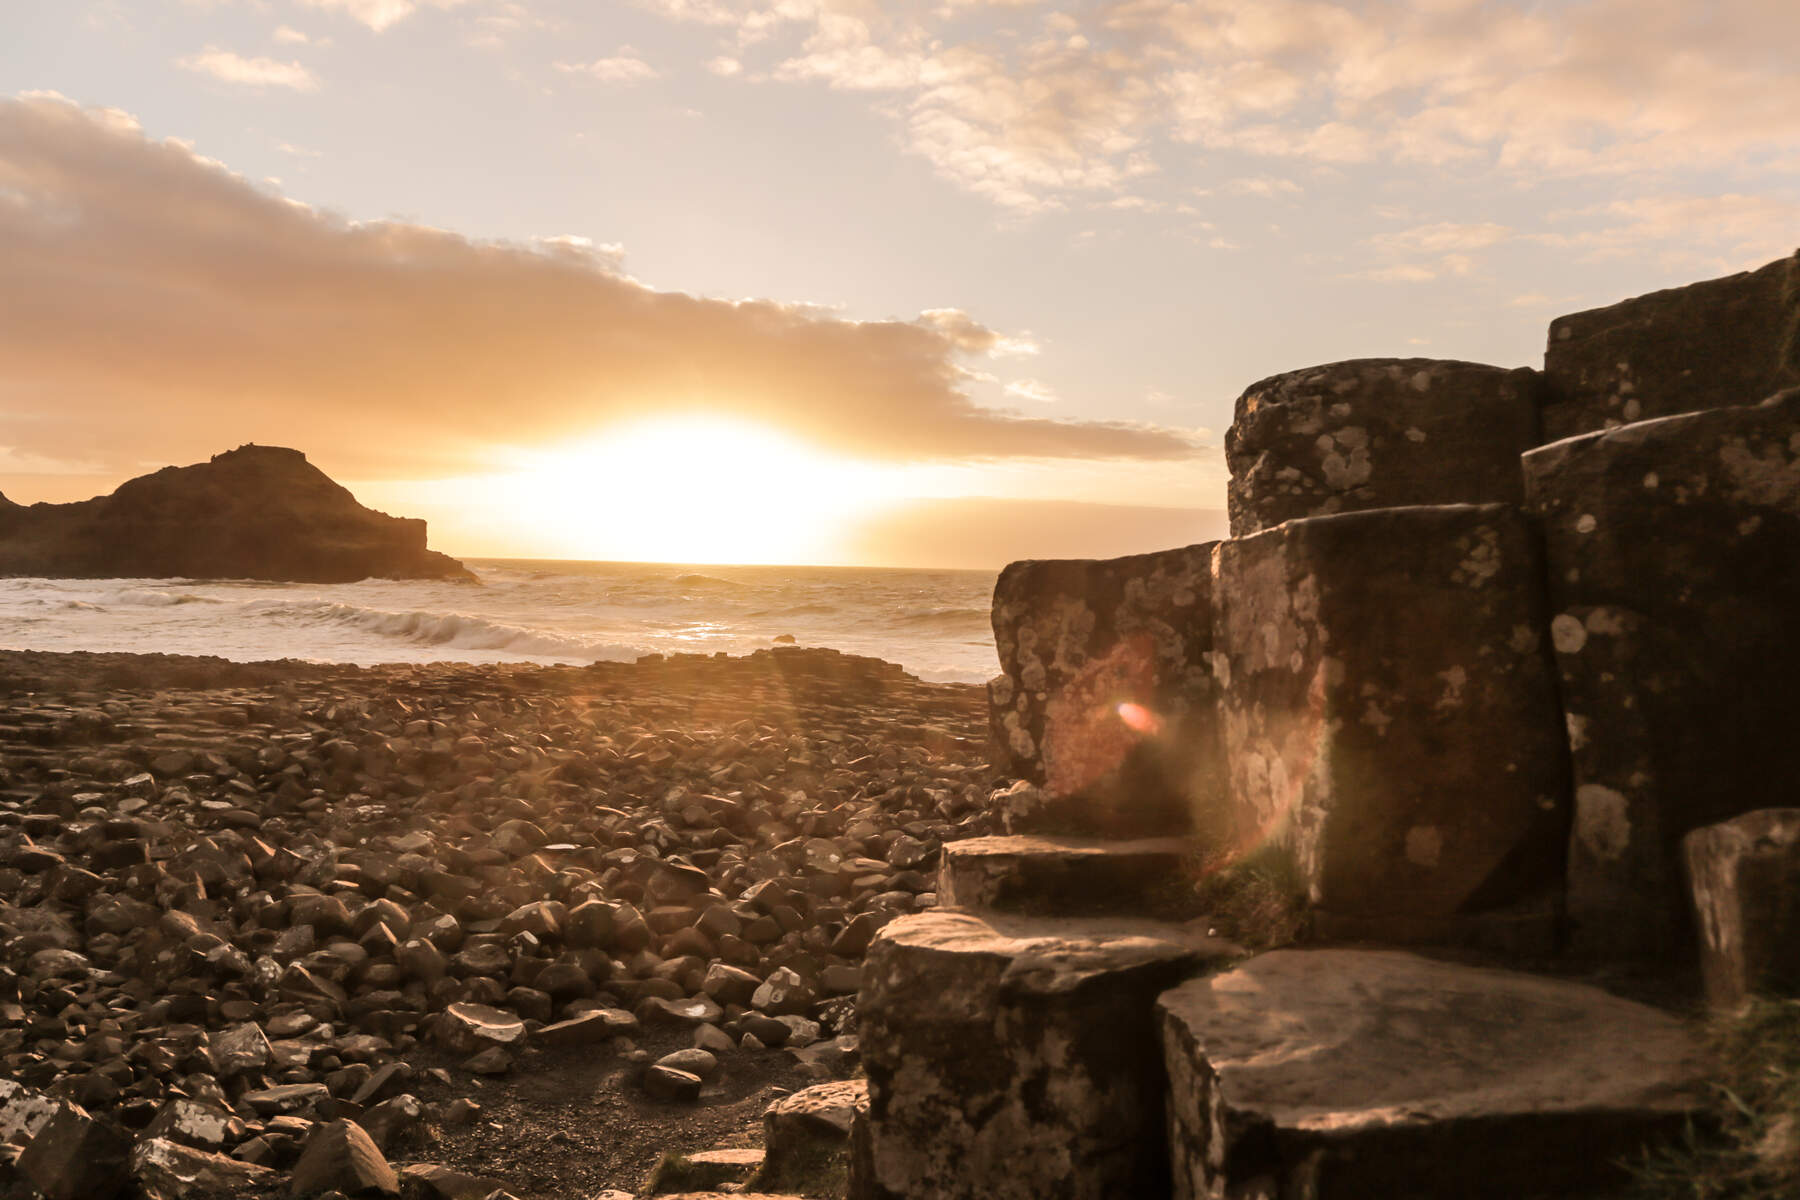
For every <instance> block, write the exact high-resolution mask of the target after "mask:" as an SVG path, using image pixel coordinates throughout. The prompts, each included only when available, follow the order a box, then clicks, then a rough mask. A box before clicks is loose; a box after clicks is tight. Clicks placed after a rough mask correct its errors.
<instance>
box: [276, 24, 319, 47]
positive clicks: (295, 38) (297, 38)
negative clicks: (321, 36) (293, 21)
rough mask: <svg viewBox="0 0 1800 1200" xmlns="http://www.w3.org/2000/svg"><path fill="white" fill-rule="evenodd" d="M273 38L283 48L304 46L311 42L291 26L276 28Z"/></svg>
mask: <svg viewBox="0 0 1800 1200" xmlns="http://www.w3.org/2000/svg"><path fill="white" fill-rule="evenodd" d="M273 37H274V38H275V40H276V41H277V42H280V43H281V44H282V45H284V46H304V45H306V44H307V43H309V42H310V41H312V39H311V38H309V37H307V36H306V35H305V34H304V33H302V32H301V31H300V30H298V29H295V28H294V27H293V26H291V25H278V26H276V27H275V33H274V34H273Z"/></svg>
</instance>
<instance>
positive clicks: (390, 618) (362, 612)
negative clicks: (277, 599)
mask: <svg viewBox="0 0 1800 1200" xmlns="http://www.w3.org/2000/svg"><path fill="white" fill-rule="evenodd" d="M257 611H259V612H260V613H262V614H264V615H267V616H270V617H274V618H276V619H292V620H298V621H302V622H308V623H312V624H334V625H344V626H349V627H353V628H356V629H360V630H364V631H366V632H369V633H373V634H376V635H378V636H380V637H384V638H392V639H394V640H395V641H404V642H412V643H414V644H416V645H423V646H447V647H457V648H459V649H463V650H497V651H503V652H505V653H509V654H519V655H524V656H528V657H540V658H582V659H605V660H610V661H614V662H628V661H630V660H632V659H634V658H636V657H637V656H638V655H640V654H642V653H644V652H645V649H644V647H641V646H633V645H627V644H625V643H621V642H590V641H586V640H584V639H581V638H574V637H566V636H564V635H562V634H558V633H552V632H550V631H548V630H543V629H528V628H525V627H523V626H519V625H508V624H505V623H504V622H501V621H490V620H488V619H487V618H485V617H477V616H472V615H470V614H468V613H454V612H428V611H421V610H415V611H412V612H388V611H386V610H384V609H379V608H364V607H362V606H361V605H356V604H342V603H334V602H332V601H327V600H318V601H311V602H291V603H283V604H270V605H262V606H259V607H258V609H257Z"/></svg>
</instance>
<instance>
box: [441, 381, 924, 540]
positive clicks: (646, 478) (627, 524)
mask: <svg viewBox="0 0 1800 1200" xmlns="http://www.w3.org/2000/svg"><path fill="white" fill-rule="evenodd" d="M896 489H897V477H896V473H895V472H893V471H891V470H889V469H887V468H884V467H882V466H880V465H877V464H871V463H865V462H858V461H855V460H851V459H845V458H840V457H837V456H834V455H831V454H828V453H826V452H825V451H822V450H819V449H817V448H815V447H812V446H809V445H807V444H805V443H803V442H800V441H798V440H796V439H794V438H792V437H789V436H788V435H786V434H783V433H781V432H779V431H777V430H775V429H772V428H770V427H768V426H764V425H757V424H752V423H750V422H746V421H739V420H733V419H727V418H720V417H707V416H690V417H680V418H659V419H655V420H649V421H644V422H641V423H635V424H631V425H626V426H617V427H614V428H611V429H608V430H606V431H603V432H601V433H598V434H596V435H594V436H592V437H589V438H585V439H583V440H581V441H579V442H574V443H569V444H565V445H563V446H561V447H559V448H557V449H555V450H549V451H541V452H535V453H531V454H528V455H526V456H525V457H524V460H523V461H522V462H521V463H520V465H519V469H517V470H515V471H511V472H508V473H507V474H505V475H502V476H497V477H490V479H488V480H486V481H483V482H482V484H481V486H480V487H479V489H478V490H479V492H480V493H481V501H480V502H481V503H482V504H483V505H484V506H487V507H489V517H490V518H491V519H498V520H499V521H502V522H504V523H506V524H510V525H513V526H515V527H516V528H519V529H521V530H529V531H530V533H531V535H532V536H531V542H532V543H533V544H534V545H535V546H537V547H539V549H538V551H537V552H538V553H542V554H547V555H553V556H555V557H565V558H592V559H609V560H617V561H632V562H681V563H808V562H828V561H831V560H832V559H833V558H834V557H835V555H836V553H837V547H838V545H839V541H840V538H841V535H842V534H843V532H844V531H845V529H846V527H847V526H848V525H849V524H851V523H852V522H854V521H855V520H856V519H857V518H859V517H862V516H864V515H866V514H868V513H869V512H871V511H874V510H875V509H877V508H879V507H881V506H882V505H883V504H885V503H887V502H889V501H891V500H892V499H894V498H895V495H896ZM469 499H475V497H473V496H471V497H469Z"/></svg>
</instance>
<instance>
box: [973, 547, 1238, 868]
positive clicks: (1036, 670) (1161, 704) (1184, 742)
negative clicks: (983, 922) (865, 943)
mask: <svg viewBox="0 0 1800 1200" xmlns="http://www.w3.org/2000/svg"><path fill="white" fill-rule="evenodd" d="M1211 559H1212V543H1210V542H1209V543H1205V544H1202V545H1196V546H1187V547H1183V548H1182V549H1178V550H1166V551H1162V552H1160V553H1157V554H1139V555H1134V556H1131V557H1128V558H1115V559H1106V560H1089V559H1058V560H1046V561H1029V562H1016V563H1013V564H1012V565H1011V566H1009V567H1007V568H1006V570H1005V571H1003V572H1002V573H1001V575H1000V579H999V582H998V583H997V584H996V585H995V587H994V614H993V621H994V641H995V645H996V647H997V648H998V650H999V654H1000V664H1001V669H1002V671H1003V674H1001V675H1000V676H999V677H998V678H996V679H995V680H993V682H991V683H990V684H989V685H988V698H989V712H990V716H991V721H992V727H993V737H994V741H995V743H996V745H997V750H998V754H999V760H1000V763H1001V765H1002V766H1004V767H1006V768H1008V769H1010V770H1011V772H1012V773H1013V774H1015V775H1016V776H1018V777H1020V778H1023V779H1027V780H1030V781H1031V782H1032V783H1034V784H1037V785H1038V786H1039V787H1041V788H1042V790H1043V795H1044V801H1045V808H1044V809H1043V811H1042V812H1040V813H1038V814H1035V821H1034V823H1032V824H1030V826H1029V830H1026V829H1025V827H1024V826H1021V828H1020V831H1022V832H1023V831H1030V832H1046V833H1058V834H1101V835H1108V836H1121V837H1142V836H1152V835H1158V834H1173V833H1183V832H1186V831H1188V830H1190V829H1191V828H1193V827H1194V826H1195V824H1196V814H1201V816H1202V820H1201V821H1200V823H1201V824H1204V813H1205V812H1206V811H1207V810H1208V809H1209V808H1211V807H1213V806H1215V805H1216V803H1217V799H1218V795H1219V771H1220V766H1219V743H1218V731H1217V725H1216V719H1215V702H1216V696H1217V692H1216V689H1215V687H1214V684H1213V678H1212V673H1211V670H1210V669H1209V667H1208V656H1209V653H1210V651H1211V650H1212V630H1213V616H1212V607H1213V606H1212V579H1211Z"/></svg>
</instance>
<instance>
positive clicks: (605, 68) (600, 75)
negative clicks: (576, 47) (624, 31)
mask: <svg viewBox="0 0 1800 1200" xmlns="http://www.w3.org/2000/svg"><path fill="white" fill-rule="evenodd" d="M556 69H557V70H559V71H564V72H567V73H569V74H571V75H586V76H588V77H589V78H590V79H596V80H598V81H599V82H601V83H616V84H619V85H621V86H625V87H629V86H630V85H632V84H634V83H646V82H648V81H649V80H652V79H656V78H658V77H659V76H660V74H661V72H659V71H657V69H656V68H655V67H653V66H651V65H650V64H649V63H647V62H645V61H644V60H643V59H642V58H640V57H638V52H637V51H636V50H634V49H632V48H631V47H630V46H620V47H619V52H618V53H617V54H614V55H611V56H610V57H607V58H596V59H595V60H594V61H593V62H589V63H569V62H559V63H557V64H556Z"/></svg>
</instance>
